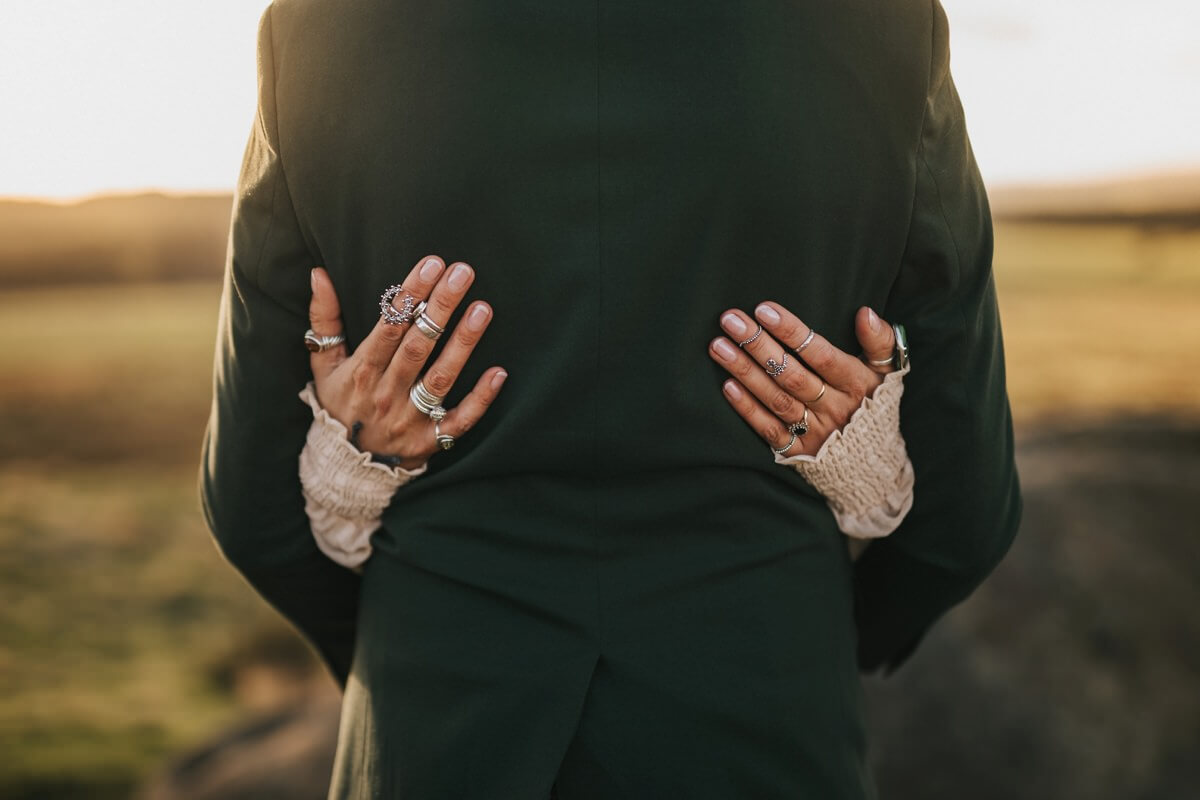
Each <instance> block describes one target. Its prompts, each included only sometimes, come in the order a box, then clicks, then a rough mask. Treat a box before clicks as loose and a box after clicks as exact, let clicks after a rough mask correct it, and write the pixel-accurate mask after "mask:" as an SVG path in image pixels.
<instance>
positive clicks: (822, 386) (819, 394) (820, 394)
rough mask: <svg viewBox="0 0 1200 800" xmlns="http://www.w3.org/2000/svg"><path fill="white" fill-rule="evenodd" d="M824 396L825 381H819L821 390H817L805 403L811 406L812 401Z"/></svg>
mask: <svg viewBox="0 0 1200 800" xmlns="http://www.w3.org/2000/svg"><path fill="white" fill-rule="evenodd" d="M824 396H825V381H821V391H819V392H817V396H816V397H814V398H813V399H812V400H806V401H805V405H810V406H811V405H812V404H813V403H815V402H817V401H818V400H820V399H821V398H822V397H824ZM806 410H807V409H806Z"/></svg>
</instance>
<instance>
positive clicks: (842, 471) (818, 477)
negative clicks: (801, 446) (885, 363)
mask: <svg viewBox="0 0 1200 800" xmlns="http://www.w3.org/2000/svg"><path fill="white" fill-rule="evenodd" d="M911 369H912V363H911V362H910V363H909V364H906V365H905V367H904V369H900V370H896V371H894V372H889V373H888V374H887V375H886V376H884V379H883V383H881V384H879V386H877V387H876V388H875V392H874V393H873V394H871V395H868V396H867V397H864V398H863V401H862V403H861V404H860V405H859V407H858V408H857V409H856V410H855V412H854V414H852V415H851V417H850V420H849V421H848V422H847V423H846V424H845V425H844V426H843V427H842V429H841V430H840V431H834V432H833V433H832V434H830V436H829V438H828V439H826V440H825V442H824V443H823V444H822V445H821V448H820V449H819V450H818V451H817V453H816V455H811V456H810V455H804V454H800V455H795V456H788V457H786V458H785V457H784V456H781V455H778V454H776V455H775V461H776V463H779V464H786V465H789V466H791V467H793V468H795V470H796V471H797V472H799V473H800V474H801V475H803V476H804V479H805V480H807V481H808V482H809V483H810V484H812V486H813V488H815V489H816V490H817V491H819V492H820V493H821V494H823V495H824V496H825V501H826V502H827V503H828V504H829V509H830V510H831V511H832V512H833V516H834V518H835V519H836V520H837V524H838V528H840V529H841V531H842V532H843V533H845V534H846V535H847V536H850V537H853V538H855V539H864V540H865V539H874V538H878V537H880V536H887V535H888V534H889V533H891V532H892V531H894V530H896V528H898V527H899V526H900V523H901V522H902V521H903V520H904V517H905V515H907V514H908V512H909V509H911V508H912V504H913V466H912V461H910V460H909V458H908V451H907V450H906V449H905V447H904V438H903V437H902V436H901V435H900V397H901V395H903V394H904V382H903V378H904V376H905V375H907V374H908V373H909V371H910V370H911ZM860 548H861V546H860ZM855 549H856V548H853V547H852V548H851V550H852V552H853V551H854V550H855ZM859 552H861V549H859Z"/></svg>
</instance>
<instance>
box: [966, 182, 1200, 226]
mask: <svg viewBox="0 0 1200 800" xmlns="http://www.w3.org/2000/svg"><path fill="white" fill-rule="evenodd" d="M988 194H989V198H990V200H991V205H992V212H993V214H994V215H995V216H996V217H997V218H1000V219H1014V220H1016V219H1020V220H1038V221H1048V222H1091V223H1100V224H1103V223H1109V222H1127V223H1142V224H1163V225H1174V226H1184V227H1200V170H1196V171H1190V172H1173V173H1164V174H1158V175H1143V176H1138V177H1130V178H1123V179H1118V180H1109V181H1090V182H1081V183H1072V184H1062V185H1057V186H1054V185H1049V186H1047V185H1038V184H1030V185H1007V186H998V187H996V188H994V189H990V190H989V193H988Z"/></svg>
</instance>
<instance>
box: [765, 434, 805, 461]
mask: <svg viewBox="0 0 1200 800" xmlns="http://www.w3.org/2000/svg"><path fill="white" fill-rule="evenodd" d="M789 430H790V429H789ZM791 436H792V438H791V439H789V440H788V443H787V444H785V445H784V446H783V447H774V446H772V447H771V452H772V453H774V454H775V455H777V456H783V455H787V451H788V450H791V449H792V445H794V444H796V440H797V439H799V438H800V435H799V434H798V433H796V431H791ZM767 444H768V445H770V442H768V443H767Z"/></svg>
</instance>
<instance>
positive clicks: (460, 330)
mask: <svg viewBox="0 0 1200 800" xmlns="http://www.w3.org/2000/svg"><path fill="white" fill-rule="evenodd" d="M491 321H492V307H491V306H489V305H488V304H487V303H485V302H483V301H480V302H477V303H472V304H471V306H470V307H469V308H468V309H467V313H466V314H464V315H463V318H462V320H461V321H460V322H459V323H458V325H456V326H454V332H453V333H452V334H451V335H450V340H449V341H448V342H446V346H445V347H444V348H443V349H442V352H441V353H439V354H438V357H437V359H435V360H434V362H433V364H432V365H430V367H429V369H428V370H426V372H425V375H424V377H422V378H421V380H422V382H423V383H424V384H425V388H426V389H428V390H429V391H431V392H433V393H434V394H435V395H438V396H445V395H447V394H449V393H450V390H451V389H452V388H453V387H454V382H455V381H456V380H458V375H459V373H460V372H462V369H463V367H464V366H466V363H467V359H468V358H470V356H471V352H472V351H473V350H474V349H475V345H477V344H478V343H479V340H480V338H481V337H482V336H483V332H484V331H485V330H487V326H488V324H489V323H490V322H491Z"/></svg>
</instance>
